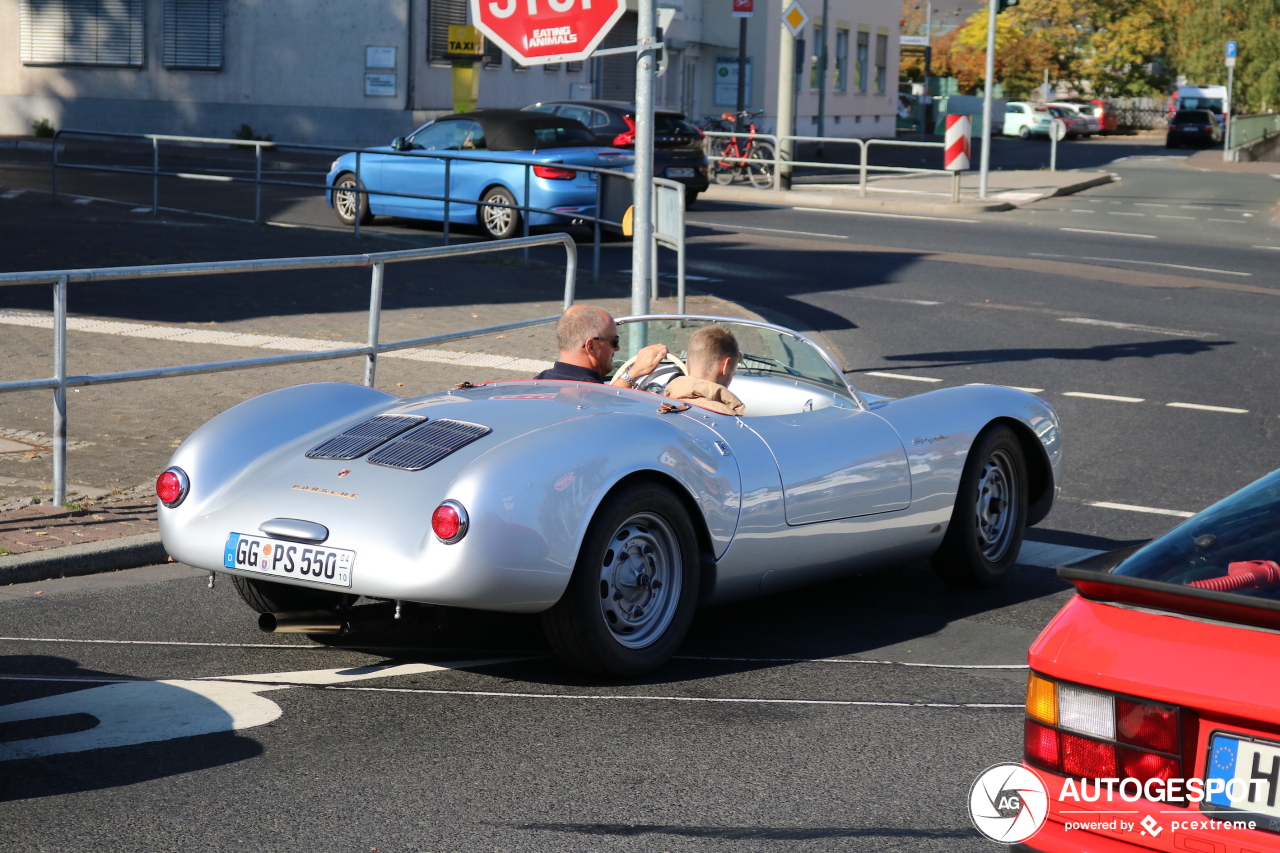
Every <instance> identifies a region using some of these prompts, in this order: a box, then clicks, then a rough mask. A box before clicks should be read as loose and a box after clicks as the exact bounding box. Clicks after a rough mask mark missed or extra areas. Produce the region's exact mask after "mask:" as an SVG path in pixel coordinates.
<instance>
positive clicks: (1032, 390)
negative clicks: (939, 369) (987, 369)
mask: <svg viewBox="0 0 1280 853" xmlns="http://www.w3.org/2000/svg"><path fill="white" fill-rule="evenodd" d="M965 384H966V385H994V386H995V387H997V388H1012V389H1013V390H1015V391H1026V392H1027V393H1028V394H1040V393H1042V392H1043V391H1044V389H1043V388H1024V387H1022V386H1021V385H997V384H996V383H994V382H966V383H965Z"/></svg>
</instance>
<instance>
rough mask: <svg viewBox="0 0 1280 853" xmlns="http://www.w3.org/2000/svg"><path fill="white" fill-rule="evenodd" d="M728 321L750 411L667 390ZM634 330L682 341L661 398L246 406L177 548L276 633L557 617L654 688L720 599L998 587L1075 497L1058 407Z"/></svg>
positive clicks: (576, 395) (194, 439) (569, 396)
mask: <svg viewBox="0 0 1280 853" xmlns="http://www.w3.org/2000/svg"><path fill="white" fill-rule="evenodd" d="M713 321H714V322H720V323H723V324H724V325H726V326H728V327H729V328H730V329H731V330H732V331H733V332H734V334H735V336H736V337H737V340H738V343H739V346H740V347H741V349H742V358H741V363H740V366H739V369H738V373H737V376H736V377H735V378H734V379H733V382H732V390H733V392H734V393H735V394H736V395H737V396H738V397H740V398H741V399H742V400H743V401H744V402H745V403H746V414H745V415H744V416H742V417H733V416H729V415H721V414H716V413H713V412H710V411H708V410H704V409H700V408H696V407H691V406H689V405H687V404H684V403H679V402H676V401H675V400H673V399H672V398H669V397H665V396H662V395H661V392H662V390H663V388H664V387H665V384H666V382H668V381H669V380H670V379H671V378H672V377H674V376H676V375H678V374H680V373H682V372H684V366H683V362H682V361H681V360H680V354H681V353H683V352H685V351H686V348H687V343H688V340H689V336H690V334H691V333H692V332H693V331H694V330H695V329H697V328H699V327H701V326H702V325H704V324H706V323H708V322H713ZM618 322H619V325H620V326H621V329H620V335H621V336H622V337H623V338H624V340H623V344H622V345H623V348H624V351H625V350H626V349H627V348H628V346H629V347H630V348H631V349H632V350H633V351H634V349H635V348H637V347H639V346H640V345H642V344H643V343H645V342H648V343H653V342H657V341H662V342H665V343H666V344H667V346H668V348H669V349H670V351H671V353H673V355H672V356H671V357H670V358H669V360H668V362H667V363H666V364H664V365H662V366H660V368H659V369H658V370H657V371H655V372H654V373H653V374H652V375H650V376H649V377H646V379H645V380H644V382H645V384H644V387H643V388H641V389H637V390H630V389H624V388H619V387H613V386H607V385H596V384H590V383H582V382H561V381H534V380H516V381H504V382H494V383H487V384H483V385H479V386H474V387H462V388H456V389H453V390H450V391H443V392H439V393H433V394H426V395H424V396H420V397H412V398H401V397H396V396H394V395H392V394H388V393H386V392H383V391H379V390H376V389H373V388H366V387H363V386H359V385H348V384H342V383H328V384H315V385H301V386H296V387H293V388H286V389H283V390H280V391H274V392H272V393H269V394H265V395H263V396H261V397H257V398H255V399H252V400H249V401H248V402H245V403H242V404H241V405H239V406H236V407H235V408H233V409H231V410H229V411H227V412H225V413H223V414H222V415H220V416H218V417H217V418H214V419H213V420H212V421H210V422H208V423H207V424H205V425H204V426H202V427H201V428H200V429H199V430H197V431H196V432H195V433H194V434H193V435H192V436H191V437H190V438H189V439H187V441H186V442H185V443H184V444H183V445H182V446H181V447H180V448H179V449H178V450H177V452H176V453H174V455H173V459H172V467H170V468H169V470H168V471H166V472H165V473H164V474H162V475H161V477H160V480H159V482H158V484H157V493H158V495H159V497H160V503H161V506H160V529H161V534H162V535H163V538H164V543H165V547H166V548H167V549H168V550H169V553H170V554H172V555H173V556H174V558H176V559H178V560H181V561H183V562H185V563H188V564H190V565H192V566H198V567H200V568H204V569H209V570H211V571H215V572H224V573H227V574H230V575H233V576H234V579H235V582H236V585H237V587H238V589H239V590H240V592H241V594H242V596H243V597H244V599H245V601H246V602H247V603H248V604H249V605H250V606H251V607H253V608H254V609H256V610H258V611H259V612H261V613H263V614H264V615H263V617H262V619H261V622H262V623H263V624H264V625H265V627H267V628H270V627H272V626H280V625H284V626H286V627H287V626H293V627H294V629H295V630H302V631H314V632H325V631H338V630H341V627H342V626H343V625H344V624H345V620H346V618H347V616H346V614H347V613H348V608H349V605H350V604H351V603H352V602H353V601H354V596H367V597H371V598H377V599H385V600H394V601H397V602H422V603H427V604H436V605H452V606H456V607H465V608H477V609H482V610H495V611H507V612H515V613H541V614H542V620H543V624H544V627H545V630H546V634H547V636H548V638H549V640H550V642H551V644H552V646H553V647H554V648H555V650H556V651H557V652H558V653H559V654H560V655H561V657H563V658H564V659H565V660H566V661H568V662H569V663H571V664H572V665H574V666H576V667H579V668H581V669H585V670H588V671H592V672H598V673H606V674H610V675H618V676H634V675H639V674H642V673H645V672H649V671H652V670H654V669H656V668H657V667H659V666H661V665H662V664H663V663H664V662H665V661H666V660H667V659H668V658H669V657H670V656H671V655H672V654H673V653H674V652H675V650H676V648H677V647H678V646H679V644H680V642H681V640H682V639H683V637H684V635H685V632H686V630H687V629H688V627H689V624H690V621H691V620H692V618H693V612H694V609H695V608H696V607H698V606H700V605H703V604H712V603H719V602H725V601H730V600H735V599H743V598H748V597H751V596H758V595H761V594H767V593H771V592H774V591H776V590H780V589H784V588H787V587H793V586H797V585H800V584H807V583H813V582H815V581H819V580H823V579H827V578H832V577H837V576H840V575H844V574H847V573H849V572H851V571H856V570H860V569H864V568H867V567H869V566H874V565H884V564H889V565H892V564H900V563H904V562H907V561H911V560H919V559H925V558H931V559H932V561H933V564H934V566H935V568H936V570H937V571H938V572H939V573H940V574H941V575H942V576H943V577H944V578H946V579H948V580H950V581H953V582H955V583H957V584H964V585H987V584H993V583H996V582H997V581H999V580H1000V579H1001V578H1002V577H1003V576H1004V575H1005V573H1006V572H1007V571H1008V570H1009V568H1010V567H1011V566H1012V564H1013V562H1014V560H1015V559H1016V556H1017V553H1018V549H1019V546H1020V544H1021V541H1022V535H1023V531H1024V529H1025V527H1026V526H1027V525H1029V524H1035V523H1036V522H1038V521H1040V520H1041V519H1042V518H1044V517H1045V515H1046V514H1047V513H1048V512H1049V509H1050V507H1051V506H1052V504H1053V502H1054V499H1055V496H1056V495H1057V492H1058V487H1059V482H1060V479H1061V459H1062V453H1061V439H1060V437H1059V433H1058V419H1057V416H1056V414H1055V413H1054V410H1053V408H1052V407H1051V406H1050V405H1049V404H1048V403H1046V402H1045V401H1044V400H1041V399H1040V398H1039V397H1035V396H1033V395H1031V394H1028V393H1025V392H1023V391H1018V390H1016V389H1012V388H1005V387H999V386H964V387H955V388H944V389H939V390H936V391H930V392H927V393H923V394H919V395H917V396H914V397H907V398H903V399H887V398H883V397H876V396H873V395H869V394H865V393H862V392H860V391H858V390H857V389H856V388H854V387H853V386H852V385H850V384H849V383H848V382H847V380H846V376H845V373H844V372H843V371H842V370H840V369H839V368H838V367H837V366H836V363H835V362H834V361H833V360H832V359H831V357H830V356H829V355H828V354H827V353H825V352H824V351H823V350H822V349H821V348H819V347H818V346H817V345H816V344H815V343H814V342H813V341H812V340H810V339H809V338H807V337H805V336H804V335H802V334H800V333H798V332H795V331H792V330H790V329H786V328H783V327H780V326H775V325H770V324H768V323H763V322H755V321H750V320H737V319H723V318H721V319H717V318H711V317H701V316H694V315H687V316H680V317H675V316H669V315H664V316H648V317H633V318H624V319H622V320H619V321H618ZM356 609H358V608H356ZM298 626H303V627H301V628H299V627H298Z"/></svg>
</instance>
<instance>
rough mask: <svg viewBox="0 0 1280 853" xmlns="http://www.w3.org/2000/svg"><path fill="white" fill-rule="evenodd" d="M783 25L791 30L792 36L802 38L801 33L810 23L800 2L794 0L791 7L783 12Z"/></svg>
mask: <svg viewBox="0 0 1280 853" xmlns="http://www.w3.org/2000/svg"><path fill="white" fill-rule="evenodd" d="M782 23H784V24H786V25H787V29H789V30H791V35H793V36H795V37H796V38H800V33H802V32H803V31H804V28H805V26H806V25H807V24H808V23H809V16H808V15H807V14H805V11H804V8H803V7H802V6H801V5H800V3H799V2H796V0H793V2H792V3H791V5H790V6H788V7H787V8H786V9H784V10H783V12H782Z"/></svg>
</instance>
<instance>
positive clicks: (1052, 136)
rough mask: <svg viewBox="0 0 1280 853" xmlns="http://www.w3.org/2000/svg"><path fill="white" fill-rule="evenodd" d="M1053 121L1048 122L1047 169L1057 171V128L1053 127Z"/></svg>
mask: <svg viewBox="0 0 1280 853" xmlns="http://www.w3.org/2000/svg"><path fill="white" fill-rule="evenodd" d="M1056 121H1057V119H1054V121H1052V122H1049V171H1050V172H1056V171H1058V134H1057V128H1056V127H1054V126H1053V125H1054V122H1056Z"/></svg>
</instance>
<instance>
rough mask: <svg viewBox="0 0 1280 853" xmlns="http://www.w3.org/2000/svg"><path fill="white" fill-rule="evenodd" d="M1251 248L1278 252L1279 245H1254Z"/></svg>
mask: <svg viewBox="0 0 1280 853" xmlns="http://www.w3.org/2000/svg"><path fill="white" fill-rule="evenodd" d="M1253 248H1255V249H1271V250H1272V251H1275V252H1280V246H1254V247H1253Z"/></svg>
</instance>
